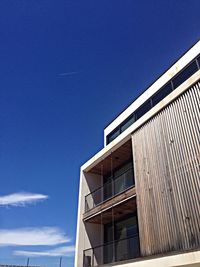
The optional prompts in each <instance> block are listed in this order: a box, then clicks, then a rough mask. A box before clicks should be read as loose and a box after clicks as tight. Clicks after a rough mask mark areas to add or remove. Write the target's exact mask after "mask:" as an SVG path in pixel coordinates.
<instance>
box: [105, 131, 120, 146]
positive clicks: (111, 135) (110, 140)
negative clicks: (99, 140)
mask: <svg viewBox="0 0 200 267" xmlns="http://www.w3.org/2000/svg"><path fill="white" fill-rule="evenodd" d="M118 135H120V128H119V127H117V128H116V129H115V130H114V131H112V133H110V134H109V135H108V136H107V144H109V143H110V142H112V141H113V140H114V139H115V138H116V137H117V136H118Z"/></svg>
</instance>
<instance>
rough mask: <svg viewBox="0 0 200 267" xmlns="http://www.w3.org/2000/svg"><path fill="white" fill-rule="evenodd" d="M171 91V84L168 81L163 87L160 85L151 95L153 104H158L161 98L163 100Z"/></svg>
mask: <svg viewBox="0 0 200 267" xmlns="http://www.w3.org/2000/svg"><path fill="white" fill-rule="evenodd" d="M171 92H172V85H171V83H168V84H166V85H165V86H164V87H162V88H161V89H160V90H159V91H158V92H157V93H156V94H155V95H153V96H152V103H153V106H155V105H156V104H158V103H159V102H160V101H161V100H163V99H164V98H165V97H166V96H167V95H169V94H170V93H171Z"/></svg>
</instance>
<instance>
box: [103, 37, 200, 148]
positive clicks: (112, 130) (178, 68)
mask: <svg viewBox="0 0 200 267" xmlns="http://www.w3.org/2000/svg"><path fill="white" fill-rule="evenodd" d="M199 54H200V41H198V42H197V43H196V44H195V45H194V46H193V47H192V48H191V49H189V50H188V51H187V52H186V53H185V54H184V55H183V56H182V57H181V58H180V59H179V60H178V61H176V62H175V63H174V64H173V65H172V66H171V67H170V68H169V69H168V70H167V71H166V72H165V73H164V74H162V75H161V76H160V77H159V78H158V79H157V80H156V81H155V82H154V83H152V85H150V86H149V87H148V88H147V89H146V90H145V91H144V92H143V93H142V94H141V95H140V96H139V97H138V98H136V100H135V101H133V103H132V104H131V105H129V106H128V107H127V108H126V109H125V110H124V111H123V112H121V113H120V114H119V116H118V117H117V118H115V119H114V120H113V121H112V122H111V123H110V124H109V125H108V126H107V127H106V128H105V129H104V146H107V145H108V144H109V143H111V142H112V141H113V140H115V139H116V138H117V137H118V136H119V135H120V134H121V133H122V132H124V131H125V130H126V129H127V128H129V127H130V126H131V125H132V124H134V123H135V122H136V121H137V120H139V119H140V118H141V117H142V116H143V115H145V114H146V113H147V112H148V111H149V110H151V109H152V108H153V107H154V106H156V105H157V104H158V103H159V102H160V101H162V100H163V99H164V98H165V97H166V96H167V95H169V94H170V93H171V92H172V91H173V90H175V89H176V88H177V87H178V86H180V85H181V84H182V83H183V82H185V81H186V80H187V79H188V78H189V77H190V76H192V75H193V74H194V73H195V72H197V71H198V70H199V69H200V55H199Z"/></svg>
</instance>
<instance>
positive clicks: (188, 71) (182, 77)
mask: <svg viewBox="0 0 200 267" xmlns="http://www.w3.org/2000/svg"><path fill="white" fill-rule="evenodd" d="M197 70H198V67H197V64H196V61H193V62H192V63H191V64H190V65H189V66H187V67H186V68H185V69H184V70H182V71H181V72H180V73H179V74H178V75H177V76H176V77H175V78H173V79H172V82H173V86H174V89H175V88H177V87H178V86H179V85H181V84H182V83H183V82H184V81H186V80H187V79H188V78H189V77H190V76H192V75H193V74H194V73H195V72H196V71H197Z"/></svg>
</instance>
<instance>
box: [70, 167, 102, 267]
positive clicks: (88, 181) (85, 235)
mask: <svg viewBox="0 0 200 267" xmlns="http://www.w3.org/2000/svg"><path fill="white" fill-rule="evenodd" d="M101 185H102V178H101V176H100V175H96V174H91V173H85V172H83V171H81V173H80V187H79V206H78V218H77V232H76V255H75V267H83V251H84V250H85V249H88V248H91V247H93V246H96V245H98V240H101V233H102V231H101V227H100V226H99V225H97V224H89V223H84V222H83V220H82V215H83V213H84V212H85V196H86V195H87V194H89V193H90V192H92V191H93V190H95V189H96V188H98V187H100V186H101Z"/></svg>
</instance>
